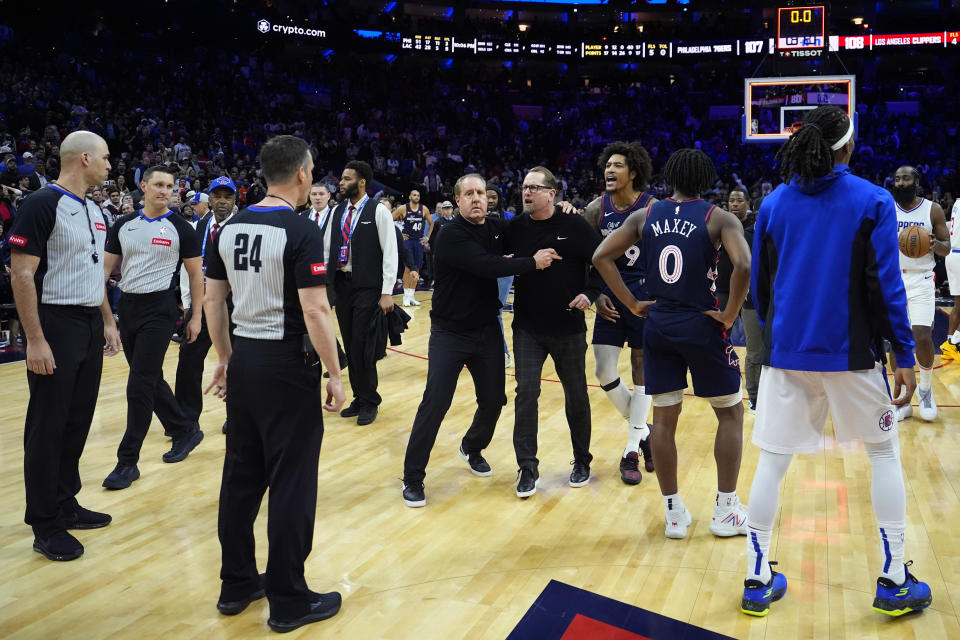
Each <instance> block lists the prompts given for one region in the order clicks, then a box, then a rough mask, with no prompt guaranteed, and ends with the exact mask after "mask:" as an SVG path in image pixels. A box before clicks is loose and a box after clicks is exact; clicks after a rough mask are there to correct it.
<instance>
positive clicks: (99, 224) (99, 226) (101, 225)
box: [93, 222, 107, 231]
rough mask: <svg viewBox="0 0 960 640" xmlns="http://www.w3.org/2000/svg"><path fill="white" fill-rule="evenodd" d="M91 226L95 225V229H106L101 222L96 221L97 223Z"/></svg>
mask: <svg viewBox="0 0 960 640" xmlns="http://www.w3.org/2000/svg"><path fill="white" fill-rule="evenodd" d="M93 226H94V227H96V229H97V231H106V230H107V225H105V224H103V223H102V222H97V223H95V224H94V225H93Z"/></svg>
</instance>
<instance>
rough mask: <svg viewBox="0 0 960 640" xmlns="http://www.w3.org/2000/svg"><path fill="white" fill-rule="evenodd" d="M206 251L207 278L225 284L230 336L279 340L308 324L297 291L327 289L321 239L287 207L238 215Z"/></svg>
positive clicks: (255, 208) (313, 227)
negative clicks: (230, 295)
mask: <svg viewBox="0 0 960 640" xmlns="http://www.w3.org/2000/svg"><path fill="white" fill-rule="evenodd" d="M214 242H215V247H216V250H215V251H210V250H209V247H208V249H207V274H206V275H207V278H212V279H214V280H228V281H229V282H230V289H231V290H232V292H233V304H234V309H233V322H234V324H235V325H236V328H235V329H234V332H233V333H234V335H236V336H240V337H243V338H253V339H255V340H284V339H288V338H292V337H295V336H301V335H304V334H305V333H306V332H307V326H306V324H305V323H304V320H303V309H302V308H301V306H300V297H299V295H298V293H297V289H305V288H307V287H316V286H322V285H326V283H327V268H326V265H325V264H324V255H323V236H322V235H321V234H320V229H319V228H318V227H317V225H316V223H314V222H312V221H310V220H309V219H307V218H305V217H302V216H299V215H297V214H296V213H294V211H293V210H292V209H290V208H288V207H258V206H252V207H248V208H246V209H244V210H243V211H240V212H239V213H238V214H236V215H235V216H233V217H232V218H231V219H230V220H229V221H227V222H226V223H224V225H223V228H222V229H221V231H220V233H219V234H218V235H217V238H216V240H215V241H214Z"/></svg>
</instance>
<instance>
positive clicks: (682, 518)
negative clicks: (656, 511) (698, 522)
mask: <svg viewBox="0 0 960 640" xmlns="http://www.w3.org/2000/svg"><path fill="white" fill-rule="evenodd" d="M666 520H667V528H666V531H665V532H664V533H665V534H666V536H667V537H668V538H673V539H674V540H681V539H683V538H686V537H687V527H689V526H690V525H691V524H692V523H693V517H692V516H691V515H690V512H689V511H687V508H686V507H684V508H683V511H667V517H666Z"/></svg>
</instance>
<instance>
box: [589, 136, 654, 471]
mask: <svg viewBox="0 0 960 640" xmlns="http://www.w3.org/2000/svg"><path fill="white" fill-rule="evenodd" d="M597 164H598V166H599V168H600V169H601V170H602V171H603V178H604V186H605V192H604V194H603V195H602V196H600V197H599V198H597V199H595V200H594V201H593V202H591V203H590V204H588V205H587V207H586V209H585V210H584V212H583V216H584V218H586V220H587V222H589V223H590V224H591V225H593V226H594V227H596V228H597V229H598V230H599V231H600V235H602V236H604V237H606V236H608V235H610V234H611V233H613V232H614V231H616V230H617V229H619V228H620V226H621V225H622V224H623V223H624V222H625V221H626V220H627V218H628V217H629V216H630V214H631V213H633V212H634V211H638V210H640V209H643V208H644V207H647V206H649V205H651V204H653V203H654V202H656V201H657V200H656V198H654V197H652V196H651V195H650V194H648V193H646V192H644V188H645V187H646V186H647V183H649V182H650V174H651V173H652V172H653V165H652V163H651V162H650V155H649V154H648V153H647V150H646V149H644V148H643V147H642V146H640V145H639V144H636V143H634V144H631V143H627V142H613V143H611V144H608V145H607V146H606V147H605V148H604V150H603V153H601V154H600V158H599V160H598V161H597ZM615 263H616V267H617V271H619V272H620V276H621V278H622V279H623V281H624V282H625V283H626V285H627V287H628V288H629V289H630V291H631V292H633V294H634V296H636V297H637V298H639V299H640V300H646V299H647V297H648V296H647V295H646V289H645V288H644V263H643V260H642V259H641V248H640V243H636V244H632V245H630V246H629V247H628V248H627V250H626V251H624V252H623V254H621V255H620V256H619V257H618V258H617V259H616V261H615ZM596 305H597V316H598V317H597V320H596V323H595V324H594V325H593V356H594V360H596V374H597V380H599V381H600V385H601V386H602V387H603V390H604V391H605V392H606V393H607V397H608V398H610V402H612V403H613V406H615V407H616V408H617V411H619V412H620V415H622V416H623V418H624V419H625V420H626V421H627V429H628V436H627V446H626V448H624V450H623V455H622V456H621V457H620V479H621V480H623V481H624V482H625V483H626V484H639V483H640V478H641V476H640V467H639V457H640V456H639V453H638V452H639V451H642V452H643V461H644V468H645V469H646V471H647V472H648V473H649V472H651V471H653V470H654V468H653V454H652V452H651V451H650V437H649V436H650V428H649V426H648V425H647V413H649V411H650V396H648V395H647V394H646V390H645V387H644V379H643V323H644V320H643V318H638V317H637V316H635V315H633V314H632V313H630V310H629V309H627V308H626V307H625V306H623V303H621V302H620V301H619V300H617V299H616V297H615V296H614V295H613V294H612V293H611V292H610V289H609V288H608V287H604V289H603V292H602V293H601V294H600V297H599V298H597V302H596ZM624 343H627V345H629V347H630V369H631V373H632V377H633V391H632V392H631V391H630V389H629V387H627V385H626V384H624V382H623V380H621V379H620V371H619V369H618V367H617V362H618V360H619V359H620V351H621V350H622V349H623V345H624Z"/></svg>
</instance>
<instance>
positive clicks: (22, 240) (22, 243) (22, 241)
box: [10, 235, 27, 247]
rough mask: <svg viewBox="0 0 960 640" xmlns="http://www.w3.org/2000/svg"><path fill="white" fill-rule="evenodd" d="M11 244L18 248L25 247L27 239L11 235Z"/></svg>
mask: <svg viewBox="0 0 960 640" xmlns="http://www.w3.org/2000/svg"><path fill="white" fill-rule="evenodd" d="M10 244H15V245H17V246H18V247H25V246H27V239H26V238H24V237H23V236H14V235H11V236H10Z"/></svg>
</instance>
